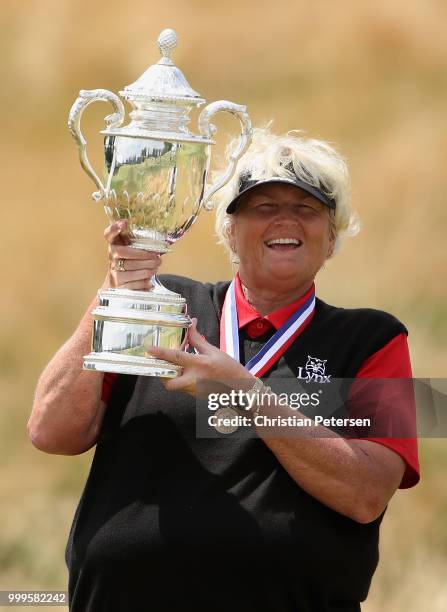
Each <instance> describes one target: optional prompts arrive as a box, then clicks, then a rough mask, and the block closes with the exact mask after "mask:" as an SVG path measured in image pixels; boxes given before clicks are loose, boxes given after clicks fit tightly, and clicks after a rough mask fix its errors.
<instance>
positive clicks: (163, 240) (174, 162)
mask: <svg viewBox="0 0 447 612" xmlns="http://www.w3.org/2000/svg"><path fill="white" fill-rule="evenodd" d="M176 46H177V37H176V34H175V32H174V31H173V30H164V31H163V32H162V33H161V34H160V36H159V38H158V47H159V49H160V53H161V59H160V60H159V61H158V63H157V64H154V65H153V66H150V67H149V68H148V70H146V72H145V73H144V74H143V75H142V76H141V77H140V78H139V79H138V80H137V81H135V82H134V83H132V84H131V85H128V86H127V87H125V88H124V90H123V91H121V92H120V95H121V96H122V97H123V98H124V99H126V100H127V101H128V102H129V103H130V104H131V105H132V108H133V110H132V111H131V112H130V123H128V125H126V126H123V127H122V124H123V122H124V115H125V113H124V106H123V103H122V101H121V99H120V98H119V97H118V96H117V95H115V94H114V93H112V92H110V91H107V90H105V89H95V90H92V91H81V92H80V94H79V97H78V98H77V100H76V101H75V103H74V104H73V106H72V108H71V110H70V115H69V119H68V126H69V128H70V131H71V133H72V135H73V137H74V138H75V140H76V142H77V144H78V148H79V157H80V161H81V165H82V167H83V168H84V170H85V171H86V173H87V174H88V175H89V176H90V177H91V178H92V180H93V181H94V182H95V184H96V186H97V188H98V191H95V192H94V193H93V198H94V200H96V201H102V203H103V204H104V208H105V211H106V213H107V217H108V219H109V221H110V222H111V223H112V222H115V221H118V220H120V219H126V220H127V221H128V228H129V233H128V236H127V238H128V240H129V243H130V245H131V246H132V247H134V248H136V249H146V250H149V251H156V252H158V253H166V252H167V251H169V250H170V249H169V247H170V245H171V244H173V243H174V242H176V241H177V240H178V239H179V238H181V237H182V236H183V235H184V234H185V232H187V231H188V230H189V228H190V227H191V225H192V224H193V223H194V221H195V220H196V219H197V217H198V214H199V212H200V210H201V208H202V207H204V208H206V209H207V210H212V204H211V202H210V199H211V197H212V196H213V194H214V193H215V192H216V191H217V190H218V189H220V188H221V187H223V186H224V185H225V184H226V183H227V182H228V181H229V180H230V178H231V177H232V175H233V173H234V170H235V167H236V163H237V160H238V159H239V157H240V156H241V155H242V154H243V153H244V152H245V150H246V149H247V147H248V145H249V143H250V138H251V123H250V119H249V117H248V115H247V113H246V107H245V106H240V105H238V104H233V103H232V102H227V101H219V102H213V103H211V104H209V105H208V106H206V107H205V108H204V109H203V110H202V112H201V113H200V115H199V121H198V125H199V132H200V135H196V134H194V133H192V132H190V131H189V130H188V127H187V126H188V123H189V122H190V118H189V113H190V111H191V109H192V107H194V106H200V105H201V104H203V103H204V102H205V100H204V99H203V98H201V97H200V96H199V94H198V93H197V92H196V91H194V90H193V89H192V88H191V87H190V85H189V83H188V82H187V81H186V79H185V77H184V75H183V73H182V72H181V71H180V70H179V69H178V68H177V67H176V66H175V65H174V64H173V62H172V60H171V54H172V52H173V51H174V49H175V48H176ZM96 101H104V102H110V103H111V104H112V106H113V109H114V113H113V114H111V115H109V116H108V117H106V118H105V121H106V124H107V127H106V129H105V130H102V131H101V133H102V134H104V136H105V137H104V150H105V166H104V178H103V181H101V179H100V178H99V176H98V175H97V174H96V172H95V171H94V170H93V168H92V166H91V164H90V162H89V160H88V158H87V154H86V141H85V138H84V137H83V135H82V133H81V129H80V121H81V117H82V113H83V112H84V110H85V109H86V108H87V106H88V105H89V104H91V103H92V102H96ZM221 111H227V112H229V113H232V114H233V115H235V116H236V117H237V118H238V119H239V121H240V123H241V136H240V140H239V143H238V146H237V148H236V150H235V151H233V152H232V153H231V155H230V158H229V164H228V168H227V169H226V171H225V172H224V173H223V175H222V177H221V178H220V180H219V181H218V182H217V183H216V184H214V185H212V186H208V185H207V175H208V169H209V163H210V152H211V145H212V144H213V142H214V141H213V140H212V136H213V134H214V132H215V129H216V128H215V126H214V125H212V124H211V122H210V120H211V117H212V116H213V115H214V114H216V113H218V112H221ZM152 281H153V284H154V288H153V289H152V290H151V291H132V290H129V289H119V288H118V289H109V290H107V291H102V292H100V294H99V306H98V307H97V308H95V309H94V310H93V312H92V315H93V319H94V325H93V339H92V348H93V352H92V353H90V354H89V355H87V356H86V357H84V368H85V369H89V370H100V371H103V372H118V373H124V374H137V375H145V376H164V377H174V376H177V374H178V370H179V368H178V366H175V365H173V364H170V363H168V362H166V361H162V360H160V359H153V358H150V357H147V356H145V355H146V351H147V348H148V347H150V346H164V347H168V348H179V347H180V345H181V343H182V339H183V337H184V334H185V330H186V329H187V328H188V327H189V326H190V325H191V320H190V318H189V317H188V315H187V314H186V303H185V299H184V298H183V297H182V296H181V295H179V294H177V293H174V292H172V291H169V290H168V289H166V288H165V287H163V285H161V283H160V282H159V281H158V280H157V278H156V277H154V278H153V279H152Z"/></svg>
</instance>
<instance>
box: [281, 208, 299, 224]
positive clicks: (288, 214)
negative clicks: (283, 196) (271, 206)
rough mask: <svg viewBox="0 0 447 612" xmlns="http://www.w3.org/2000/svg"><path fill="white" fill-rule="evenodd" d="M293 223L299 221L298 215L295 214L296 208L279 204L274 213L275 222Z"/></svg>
mask: <svg viewBox="0 0 447 612" xmlns="http://www.w3.org/2000/svg"><path fill="white" fill-rule="evenodd" d="M291 221H292V222H293V223H294V224H298V223H299V216H298V215H297V214H296V210H295V207H294V206H279V207H278V211H277V214H276V215H275V223H278V224H283V223H290V222H291Z"/></svg>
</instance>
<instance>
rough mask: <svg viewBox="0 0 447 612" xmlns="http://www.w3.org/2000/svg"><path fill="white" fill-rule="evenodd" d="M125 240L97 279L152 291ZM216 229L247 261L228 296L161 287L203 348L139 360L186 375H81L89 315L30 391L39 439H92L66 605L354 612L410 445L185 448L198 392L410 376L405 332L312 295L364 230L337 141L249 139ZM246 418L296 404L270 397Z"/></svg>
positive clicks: (170, 280) (260, 439) (221, 287)
mask: <svg viewBox="0 0 447 612" xmlns="http://www.w3.org/2000/svg"><path fill="white" fill-rule="evenodd" d="M124 228H125V222H120V223H116V224H113V225H111V226H110V227H109V228H107V230H106V232H105V237H106V239H107V241H108V243H109V259H110V267H109V271H108V274H107V278H106V281H105V283H104V287H117V286H120V287H128V288H132V289H147V288H149V286H150V279H151V277H152V275H153V274H154V273H155V272H156V271H157V270H158V268H159V266H160V257H159V255H156V254H153V253H147V252H144V251H137V250H134V249H132V248H130V247H128V246H126V244H125V242H124V240H122V238H121V234H120V233H121V232H122V230H123V229H124ZM217 230H218V234H219V236H220V238H221V240H222V242H223V243H224V244H225V245H226V246H227V248H228V249H229V252H230V253H231V255H232V258H233V261H235V262H236V263H237V266H238V273H237V275H236V277H235V279H234V280H233V281H232V283H231V284H229V283H227V282H221V283H217V284H215V285H212V284H202V283H199V282H196V281H192V280H190V279H185V278H180V277H175V276H165V277H162V282H163V283H164V284H165V285H166V286H167V287H168V288H170V289H172V290H174V291H177V292H179V293H181V294H182V295H183V296H184V297H186V299H187V302H188V309H189V313H190V314H191V315H192V316H193V317H194V325H193V327H192V328H191V329H190V331H189V333H188V343H189V345H190V347H191V348H192V349H193V350H194V353H192V352H186V351H172V350H168V349H162V348H155V347H154V348H153V349H151V351H150V352H151V354H153V355H154V356H156V357H159V358H163V359H167V360H169V361H172V362H174V363H177V364H178V365H180V366H182V368H183V371H182V374H181V375H180V376H179V377H178V378H175V379H170V380H166V381H161V380H160V379H156V378H145V377H133V376H110V375H106V376H105V377H104V379H103V376H102V375H101V374H100V373H97V372H94V373H92V372H85V371H82V356H83V355H84V354H86V353H87V352H88V351H89V346H90V334H91V317H90V315H89V312H90V308H89V311H88V313H87V314H86V315H85V316H84V318H83V320H82V321H81V323H80V325H79V327H78V329H77V331H76V332H75V334H74V335H73V337H72V338H71V339H70V340H69V341H68V342H67V343H66V344H65V345H64V346H63V347H62V348H61V349H60V351H59V353H58V354H57V355H56V356H55V357H54V358H53V360H52V361H51V362H50V364H49V365H48V366H47V368H46V370H45V371H44V373H43V375H42V377H41V379H40V381H39V384H38V387H37V392H36V399H35V404H34V407H33V412H32V414H31V418H30V421H29V426H28V428H29V435H30V437H31V440H32V441H33V443H34V444H35V445H36V446H37V447H38V448H40V449H42V450H44V451H46V452H53V453H63V454H76V453H81V452H84V451H85V450H87V449H88V448H91V447H92V446H93V445H94V444H96V452H95V457H94V460H93V464H92V468H91V472H90V475H89V478H88V481H87V484H86V487H85V490H84V493H83V496H82V499H81V501H80V504H79V506H78V509H77V512H76V516H75V519H74V522H73V526H72V530H71V533H70V538H69V543H68V547H67V563H68V567H69V571H70V583H69V591H70V603H71V609H72V610H73V611H76V612H77V611H81V610H82V612H85V611H87V610H94V611H97V610H104V611H105V610H107V611H109V610H114V611H121V610H122V611H128V610H140V609H144V610H146V609H148V610H156V611H161V610H166V611H169V612H173V611H175V610H195V611H199V610H234V611H238V610H241V611H242V610H244V611H245V612H249V611H252V610H253V611H254V610H256V611H270V610H272V611H273V610H274V611H275V612H278V611H286V610H287V611H289V610H290V611H291V610H312V611H313V610H315V611H318V612H323V611H335V610H337V611H340V610H344V611H354V610H360V601H363V600H364V599H365V597H366V595H367V593H368V588H369V584H370V581H371V577H372V574H373V572H374V570H375V567H376V565H377V561H378V550H377V543H378V533H379V525H380V522H381V520H382V517H383V513H384V511H385V508H386V505H387V503H388V501H389V500H390V498H391V497H392V495H393V494H394V492H395V491H396V489H397V488H398V487H409V486H413V485H414V484H416V482H417V481H418V478H419V476H418V469H419V468H418V460H417V448H416V443H415V440H414V439H398V440H396V439H392V438H387V439H374V440H372V439H367V440H366V439H345V438H343V437H340V436H339V435H337V434H335V433H333V432H330V431H328V430H323V432H324V431H326V435H325V434H324V433H323V434H322V428H321V427H313V428H312V427H311V428H309V430H308V432H307V433H303V434H302V435H301V436H300V437H290V436H289V437H287V436H282V435H277V436H272V435H270V436H267V435H265V434H264V432H263V431H262V428H261V427H259V428H257V434H258V435H257V436H255V437H253V436H249V435H247V436H244V435H241V436H222V437H220V438H217V439H215V438H214V439H213V438H198V437H197V436H196V429H195V427H196V423H195V397H194V396H195V394H196V392H197V387H196V384H197V381H198V380H202V381H206V380H216V379H218V380H222V379H225V380H230V381H238V382H237V383H235V385H239V387H238V388H239V389H243V390H244V391H247V392H248V393H249V394H251V395H253V394H254V393H256V392H258V391H262V390H263V389H264V387H262V383H261V382H260V381H259V377H260V376H262V377H263V379H264V380H265V381H273V382H274V381H275V380H276V381H278V379H281V378H289V379H290V378H295V379H296V378H304V377H305V376H304V374H305V375H307V374H310V375H311V374H312V372H313V373H315V372H319V375H323V374H324V376H325V378H326V381H327V382H329V381H330V379H331V377H332V378H359V379H360V378H365V377H366V378H374V377H378V378H388V377H390V378H391V377H396V378H405V377H411V369H410V363H409V357H408V348H407V344H406V330H405V328H404V326H403V325H402V324H401V323H400V322H399V321H397V320H396V319H395V318H394V317H392V316H391V315H388V314H386V313H383V312H380V311H374V310H369V309H361V310H345V309H341V308H335V307H333V306H329V305H327V304H325V303H324V302H323V301H321V300H319V299H315V295H314V293H315V288H314V279H315V276H316V275H317V273H318V271H319V270H320V269H321V268H322V266H323V265H324V262H325V261H326V259H327V258H329V257H331V256H332V255H333V253H334V251H335V250H336V248H337V247H338V246H339V243H340V241H341V239H342V237H343V235H345V234H349V233H354V232H355V222H354V217H353V213H352V211H351V208H350V198H349V176H348V172H347V169H346V165H345V163H344V161H343V160H342V159H341V158H340V157H339V155H338V154H337V153H336V152H335V151H334V150H333V149H332V148H331V147H330V146H329V145H327V144H326V143H323V142H320V141H316V140H308V139H304V138H302V137H300V136H299V135H293V134H292V135H291V134H289V135H286V136H274V135H272V134H270V133H269V132H268V131H266V130H256V131H255V135H254V140H253V144H252V145H251V147H250V149H249V150H248V152H247V153H246V154H245V156H244V157H243V158H242V159H241V161H240V162H239V165H238V168H237V172H236V175H235V177H234V179H233V180H232V181H231V183H230V184H229V185H228V186H227V188H226V190H225V192H224V193H223V194H222V195H221V201H220V204H219V209H218V214H217ZM123 268H124V271H123ZM222 312H224V316H222ZM266 347H272V348H271V349H270V348H269V350H268V351H267V352H266V350H265V349H266ZM267 393H268V394H269V395H272V394H271V393H270V391H269V390H268V389H267ZM250 412H252V413H253V412H255V413H256V414H258V415H259V414H270V415H274V414H279V413H281V414H284V415H287V414H291V413H292V412H294V411H292V410H291V408H289V407H288V406H283V405H281V406H279V405H277V403H275V402H273V404H269V405H266V404H265V402H264V401H261V402H260V403H259V405H258V406H256V408H253V409H251V410H250ZM294 413H295V412H294Z"/></svg>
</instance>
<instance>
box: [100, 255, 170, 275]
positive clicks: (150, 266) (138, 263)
mask: <svg viewBox="0 0 447 612" xmlns="http://www.w3.org/2000/svg"><path fill="white" fill-rule="evenodd" d="M119 259H124V258H121V257H118V258H116V259H113V260H112V261H111V262H110V263H111V265H112V268H113V269H116V268H117V267H118V260H119ZM160 264H161V261H160V262H159V261H157V260H155V259H124V270H125V271H126V272H131V271H134V270H152V273H154V272H155V271H156V270H158V268H159V267H160Z"/></svg>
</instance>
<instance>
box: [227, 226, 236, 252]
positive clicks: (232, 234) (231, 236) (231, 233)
mask: <svg viewBox="0 0 447 612" xmlns="http://www.w3.org/2000/svg"><path fill="white" fill-rule="evenodd" d="M227 236H228V242H229V244H230V248H231V250H232V251H233V253H235V252H236V229H235V223H234V221H233V219H232V218H231V219H229V220H228V230H227Z"/></svg>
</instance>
